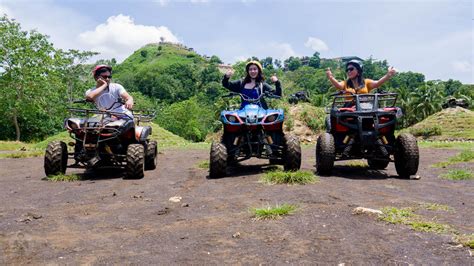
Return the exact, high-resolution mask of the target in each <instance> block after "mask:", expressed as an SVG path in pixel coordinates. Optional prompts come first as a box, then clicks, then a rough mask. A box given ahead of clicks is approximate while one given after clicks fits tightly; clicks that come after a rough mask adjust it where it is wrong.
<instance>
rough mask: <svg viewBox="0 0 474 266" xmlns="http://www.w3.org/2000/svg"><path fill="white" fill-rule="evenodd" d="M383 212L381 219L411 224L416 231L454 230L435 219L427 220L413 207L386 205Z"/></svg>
mask: <svg viewBox="0 0 474 266" xmlns="http://www.w3.org/2000/svg"><path fill="white" fill-rule="evenodd" d="M382 212H383V214H382V215H381V216H380V217H379V219H381V220H383V221H386V222H388V223H392V224H404V225H408V226H410V227H411V228H412V229H413V230H415V231H421V232H434V233H448V232H453V231H454V230H453V229H452V228H451V226H449V225H446V224H440V223H436V222H433V221H426V220H425V219H424V218H423V217H422V216H420V215H417V214H415V213H414V212H413V209H412V208H402V209H398V208H395V207H386V208H383V209H382Z"/></svg>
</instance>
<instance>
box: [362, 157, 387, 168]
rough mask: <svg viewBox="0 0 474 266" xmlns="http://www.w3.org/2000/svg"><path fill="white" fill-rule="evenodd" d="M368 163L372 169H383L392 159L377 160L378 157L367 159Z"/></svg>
mask: <svg viewBox="0 0 474 266" xmlns="http://www.w3.org/2000/svg"><path fill="white" fill-rule="evenodd" d="M367 163H368V164H369V167H370V169H374V170H383V169H385V168H387V166H388V163H390V161H383V160H377V159H367Z"/></svg>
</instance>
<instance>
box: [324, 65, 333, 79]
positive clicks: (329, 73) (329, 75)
mask: <svg viewBox="0 0 474 266" xmlns="http://www.w3.org/2000/svg"><path fill="white" fill-rule="evenodd" d="M326 76H327V77H328V78H331V77H333V75H332V72H331V69H330V68H329V67H328V68H326Z"/></svg>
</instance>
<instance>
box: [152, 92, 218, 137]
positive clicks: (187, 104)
mask: <svg viewBox="0 0 474 266" xmlns="http://www.w3.org/2000/svg"><path fill="white" fill-rule="evenodd" d="M215 120H216V117H215V116H214V111H213V110H212V109H210V108H209V107H207V105H204V104H202V103H200V102H199V101H198V100H197V98H196V97H192V98H190V99H189V100H185V101H182V102H178V103H174V104H171V105H169V106H167V107H165V108H164V109H163V110H162V111H161V112H160V113H158V118H157V121H158V124H159V125H160V126H162V127H163V128H165V129H167V130H169V131H171V132H172V133H174V134H176V135H179V136H181V137H183V138H185V139H188V140H191V141H195V142H198V141H203V140H204V139H205V138H206V135H207V134H208V133H209V132H211V131H214V126H215V123H214V121H215Z"/></svg>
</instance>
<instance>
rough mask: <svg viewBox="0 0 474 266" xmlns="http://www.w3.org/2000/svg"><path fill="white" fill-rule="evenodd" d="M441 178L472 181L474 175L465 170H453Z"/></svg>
mask: <svg viewBox="0 0 474 266" xmlns="http://www.w3.org/2000/svg"><path fill="white" fill-rule="evenodd" d="M441 177H442V178H445V179H450V180H472V179H474V173H473V172H471V171H469V170H464V169H451V170H449V171H448V172H447V173H446V174H442V175H441Z"/></svg>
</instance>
